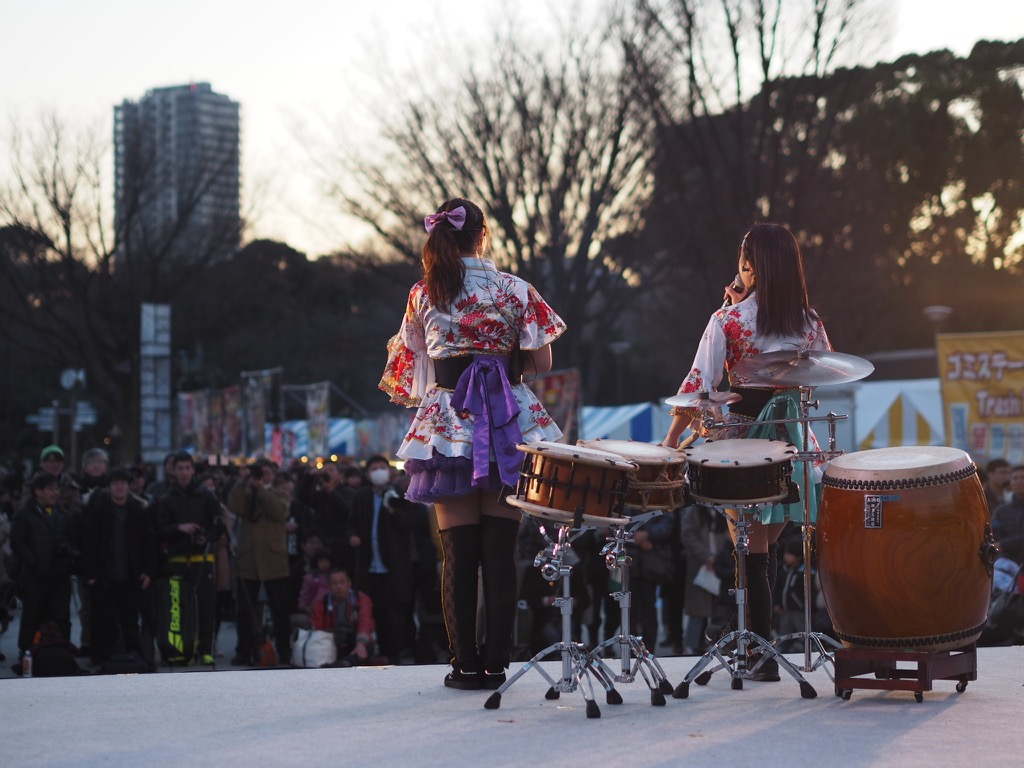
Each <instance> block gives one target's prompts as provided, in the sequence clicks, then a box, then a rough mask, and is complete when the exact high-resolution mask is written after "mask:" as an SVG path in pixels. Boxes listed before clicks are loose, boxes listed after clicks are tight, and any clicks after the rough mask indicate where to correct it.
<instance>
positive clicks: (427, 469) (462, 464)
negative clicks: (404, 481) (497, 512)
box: [405, 449, 503, 504]
mask: <svg viewBox="0 0 1024 768" xmlns="http://www.w3.org/2000/svg"><path fill="white" fill-rule="evenodd" d="M433 454H434V455H433V456H431V457H430V458H429V459H426V460H424V459H409V460H407V461H406V462H405V474H407V475H409V477H410V480H409V488H408V489H407V490H406V492H405V498H406V499H408V500H409V501H415V502H418V503H420V504H433V503H434V502H436V501H439V500H440V499H442V498H444V497H445V496H465V495H466V494H467V493H471V492H473V491H476V490H481V489H482V490H486V491H495V492H498V491H500V490H501V489H502V487H503V484H502V482H501V477H500V475H499V474H498V465H497V464H495V463H494V462H493V461H492V462H491V463H490V476H489V477H488V478H487V483H486V485H476V486H474V485H473V461H472V459H469V458H467V457H465V456H444V455H443V454H441V453H438V451H437V450H436V449H435V450H434V452H433Z"/></svg>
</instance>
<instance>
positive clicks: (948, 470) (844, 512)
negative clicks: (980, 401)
mask: <svg viewBox="0 0 1024 768" xmlns="http://www.w3.org/2000/svg"><path fill="white" fill-rule="evenodd" d="M822 482H823V483H824V486H825V489H824V493H823V494H822V503H821V509H820V511H819V514H818V529H817V547H818V569H819V578H820V581H821V591H822V595H823V596H824V598H825V604H826V606H827V608H828V612H829V615H830V616H831V617H832V623H833V626H834V627H835V634H836V637H837V638H838V639H839V640H841V641H842V642H843V643H844V644H845V645H847V646H851V647H868V648H888V649H910V650H921V651H924V650H936V651H939V650H950V649H953V648H958V647H961V646H965V645H968V644H970V643H972V642H974V641H975V640H977V639H978V637H979V636H980V635H981V631H982V629H983V628H984V626H985V620H986V616H987V614H988V602H989V596H990V594H991V589H992V576H991V571H990V570H989V568H990V566H989V565H987V564H986V560H987V559H988V558H989V556H990V554H991V545H992V539H991V532H990V530H989V529H988V507H987V505H986V503H985V491H984V489H983V488H982V485H981V481H980V480H979V478H978V472H977V469H976V467H975V465H974V463H973V462H972V461H971V459H970V457H969V456H968V455H967V454H966V453H964V452H963V451H961V450H957V449H955V448H945V447H935V446H932V447H927V446H905V447H899V448H879V449H876V450H870V451H861V452H859V453H851V454H847V455H845V456H839V457H838V458H836V459H834V460H833V461H832V462H831V464H830V466H829V468H828V469H827V470H826V472H825V476H824V478H823V481H822ZM988 563H991V560H990V559H988Z"/></svg>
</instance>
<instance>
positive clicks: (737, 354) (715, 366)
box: [673, 292, 832, 413]
mask: <svg viewBox="0 0 1024 768" xmlns="http://www.w3.org/2000/svg"><path fill="white" fill-rule="evenodd" d="M802 347H807V348H808V349H817V350H826V351H827V350H830V349H832V346H831V344H829V341H828V336H827V335H826V334H825V326H824V325H822V323H821V321H820V320H817V321H815V323H814V325H813V327H811V328H808V329H806V331H805V332H804V333H803V334H802V335H800V336H763V335H762V336H759V335H758V333H757V293H756V292H755V293H752V294H751V295H750V297H749V298H747V299H746V300H745V301H741V302H740V303H739V304H734V305H733V306H731V307H725V308H723V309H719V310H718V311H716V312H715V313H714V314H712V315H711V319H710V320H709V321H708V325H707V328H705V329H704V335H703V336H701V338H700V344H699V345H698V347H697V354H696V355H695V356H694V358H693V367H692V368H691V369H690V372H689V373H688V374H687V376H686V378H685V379H683V383H682V384H680V385H679V394H688V393H690V392H713V391H715V390H716V389H717V388H718V385H719V384H720V383H721V381H722V371H723V369H724V370H732V367H733V366H734V365H736V363H738V362H739V361H740V360H742V359H743V358H745V357H749V356H750V355H758V354H762V353H765V352H782V351H785V350H790V351H793V352H796V351H797V350H798V349H800V348H802ZM730 379H731V382H732V384H733V385H734V386H743V385H744V384H746V383H747V382H746V381H742V380H739V379H737V378H735V377H732V376H730ZM692 410H693V409H673V413H679V412H681V411H692Z"/></svg>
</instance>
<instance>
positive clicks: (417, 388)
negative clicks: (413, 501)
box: [379, 257, 566, 459]
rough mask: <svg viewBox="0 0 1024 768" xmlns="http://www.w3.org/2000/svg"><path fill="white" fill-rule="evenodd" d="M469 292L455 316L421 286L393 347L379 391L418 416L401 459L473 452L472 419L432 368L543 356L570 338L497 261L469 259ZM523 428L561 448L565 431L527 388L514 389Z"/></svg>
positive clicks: (456, 305) (457, 304) (536, 295)
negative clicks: (525, 354) (484, 358)
mask: <svg viewBox="0 0 1024 768" xmlns="http://www.w3.org/2000/svg"><path fill="white" fill-rule="evenodd" d="M463 261H464V263H465V265H466V279H465V286H464V288H463V291H462V293H461V294H460V295H459V297H458V298H457V299H456V301H455V302H454V304H453V306H452V311H451V312H450V313H448V312H443V311H441V310H440V309H438V308H437V307H435V306H434V305H433V304H432V303H431V302H430V298H429V296H428V295H427V290H426V285H425V283H424V282H423V281H422V280H421V281H420V282H418V283H416V285H414V286H413V287H412V289H411V290H410V291H409V301H408V304H407V305H406V310H405V317H404V318H403V320H402V326H401V328H400V329H399V331H398V333H397V334H396V335H395V336H393V337H392V338H391V340H390V341H389V342H388V362H387V366H386V367H385V369H384V376H383V378H382V379H381V381H380V384H379V387H380V388H381V389H382V390H383V391H385V392H387V393H388V395H389V396H390V397H391V401H392V402H394V403H398V404H400V405H406V406H409V407H416V408H417V409H418V410H417V412H416V416H415V418H414V419H413V422H412V425H411V426H410V429H409V432H408V433H407V434H406V436H405V440H404V442H403V443H402V446H401V448H400V449H399V451H398V455H399V456H400V457H402V458H404V459H429V458H431V456H432V451H433V449H436V450H437V451H438V452H439V453H440V454H441V455H443V456H465V457H467V458H469V457H470V456H471V450H472V436H473V417H472V415H467V414H466V413H464V412H463V413H459V412H456V410H455V409H454V408H452V407H451V396H452V392H451V390H448V389H443V388H441V387H437V386H435V382H434V365H433V360H437V359H443V358H448V357H458V356H461V355H473V354H497V355H504V354H508V353H509V352H510V351H512V350H513V349H514V348H515V346H516V342H517V341H518V343H519V347H520V348H521V349H524V350H534V349H541V348H542V347H544V346H546V345H548V344H550V343H551V342H553V341H554V340H555V339H557V338H558V337H559V336H561V335H562V333H563V332H564V331H565V327H566V326H565V323H564V322H563V321H562V319H561V318H560V317H559V316H558V315H557V314H555V312H554V311H553V310H552V309H551V307H550V306H548V304H547V303H546V302H545V301H544V299H543V298H541V296H540V294H539V293H538V292H537V290H536V289H535V288H534V287H533V286H532V285H530V284H529V283H528V282H526V281H525V280H523V279H521V278H519V277H516V276H515V275H511V274H508V273H505V272H499V271H498V270H497V269H496V268H495V266H494V263H493V262H492V261H490V260H489V259H483V258H475V257H471V258H464V259H463ZM512 392H513V395H514V396H515V399H516V401H517V402H518V403H519V407H520V413H519V416H518V422H519V427H520V429H521V431H522V435H523V439H524V441H526V442H534V441H538V440H557V439H558V438H559V437H561V434H562V432H561V430H560V429H559V428H558V426H557V425H556V424H555V423H554V421H552V419H551V417H550V416H549V415H548V413H547V411H546V410H545V409H544V407H543V406H542V405H541V404H540V402H539V401H538V400H537V397H536V396H535V395H534V394H533V392H532V390H530V388H529V387H527V386H526V385H524V384H520V383H514V384H513V385H512Z"/></svg>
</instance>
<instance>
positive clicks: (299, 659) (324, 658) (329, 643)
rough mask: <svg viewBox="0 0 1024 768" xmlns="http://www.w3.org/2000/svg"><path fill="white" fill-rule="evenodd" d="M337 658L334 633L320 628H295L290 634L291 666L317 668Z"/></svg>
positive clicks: (329, 663) (327, 664)
mask: <svg viewBox="0 0 1024 768" xmlns="http://www.w3.org/2000/svg"><path fill="white" fill-rule="evenodd" d="M337 658H338V651H337V649H336V648H335V647H334V634H333V633H331V632H325V631H324V630H322V629H296V630H295V632H294V633H293V634H292V666H293V667H305V668H307V669H317V668H319V667H328V666H330V665H331V664H333V663H334V662H335V661H336V660H337Z"/></svg>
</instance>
